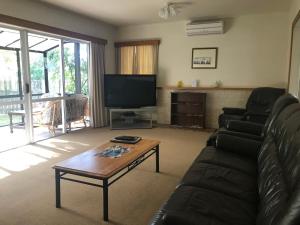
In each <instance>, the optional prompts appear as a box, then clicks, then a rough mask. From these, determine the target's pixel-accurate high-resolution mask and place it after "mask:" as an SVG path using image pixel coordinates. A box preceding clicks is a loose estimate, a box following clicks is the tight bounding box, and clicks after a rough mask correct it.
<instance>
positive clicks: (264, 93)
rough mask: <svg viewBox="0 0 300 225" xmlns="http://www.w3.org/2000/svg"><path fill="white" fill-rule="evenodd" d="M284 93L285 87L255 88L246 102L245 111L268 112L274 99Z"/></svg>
mask: <svg viewBox="0 0 300 225" xmlns="http://www.w3.org/2000/svg"><path fill="white" fill-rule="evenodd" d="M284 93H285V89H281V88H272V87H260V88H255V89H254V90H253V91H252V93H251V95H250V97H249V99H248V101H247V104H246V111H247V112H255V113H270V112H271V110H272V107H273V104H274V103H275V101H276V100H277V99H278V98H279V97H280V96H281V95H283V94H284Z"/></svg>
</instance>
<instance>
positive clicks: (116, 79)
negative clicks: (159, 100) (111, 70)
mask: <svg viewBox="0 0 300 225" xmlns="http://www.w3.org/2000/svg"><path fill="white" fill-rule="evenodd" d="M104 101H105V106H106V107H121V108H137V107H143V106H155V105H156V75H109V74H107V75H104Z"/></svg>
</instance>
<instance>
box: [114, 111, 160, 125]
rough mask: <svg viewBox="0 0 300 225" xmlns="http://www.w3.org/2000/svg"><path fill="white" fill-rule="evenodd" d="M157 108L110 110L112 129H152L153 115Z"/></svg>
mask: <svg viewBox="0 0 300 225" xmlns="http://www.w3.org/2000/svg"><path fill="white" fill-rule="evenodd" d="M154 111H155V107H143V108H134V109H132V108H130V109H122V108H110V109H109V115H110V129H112V130H117V129H118V130H122V129H124V130H125V129H144V128H152V114H153V112H154Z"/></svg>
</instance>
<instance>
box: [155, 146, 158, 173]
mask: <svg viewBox="0 0 300 225" xmlns="http://www.w3.org/2000/svg"><path fill="white" fill-rule="evenodd" d="M155 152H156V154H155V156H156V173H159V145H157V146H156V147H155Z"/></svg>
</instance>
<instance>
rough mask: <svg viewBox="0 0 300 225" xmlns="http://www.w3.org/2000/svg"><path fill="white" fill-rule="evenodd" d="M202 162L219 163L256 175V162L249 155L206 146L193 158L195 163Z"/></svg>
mask: <svg viewBox="0 0 300 225" xmlns="http://www.w3.org/2000/svg"><path fill="white" fill-rule="evenodd" d="M197 162H203V163H209V164H214V165H220V166H223V167H226V168H232V169H235V170H238V171H241V172H243V173H246V174H249V175H253V176H257V162H256V160H252V159H251V158H249V157H242V156H241V155H238V154H235V153H231V152H227V151H223V150H218V149H216V148H214V147H211V146H208V147H206V148H204V149H203V150H202V151H201V154H200V155H198V157H197V158H196V159H195V163H197Z"/></svg>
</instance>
